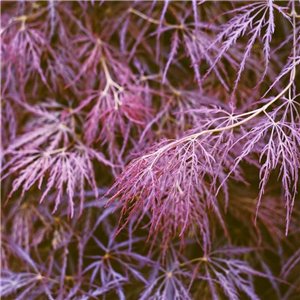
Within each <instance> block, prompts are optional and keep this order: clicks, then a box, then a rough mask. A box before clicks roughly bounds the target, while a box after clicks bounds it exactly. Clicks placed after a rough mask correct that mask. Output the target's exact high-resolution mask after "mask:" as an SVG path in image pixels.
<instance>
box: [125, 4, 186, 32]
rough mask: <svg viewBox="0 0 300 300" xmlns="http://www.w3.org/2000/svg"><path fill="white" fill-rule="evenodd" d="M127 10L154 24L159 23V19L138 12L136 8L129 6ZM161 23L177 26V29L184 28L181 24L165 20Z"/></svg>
mask: <svg viewBox="0 0 300 300" xmlns="http://www.w3.org/2000/svg"><path fill="white" fill-rule="evenodd" d="M128 11H129V12H131V13H133V14H135V15H137V16H139V17H141V18H142V19H144V20H147V21H148V22H150V23H153V24H156V25H159V24H160V21H159V20H155V19H153V18H151V17H148V16H146V15H145V14H143V13H141V12H139V11H138V10H136V9H134V8H129V9H128ZM163 24H164V25H165V26H168V27H171V28H177V29H183V28H184V26H183V25H175V24H169V23H167V22H163Z"/></svg>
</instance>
